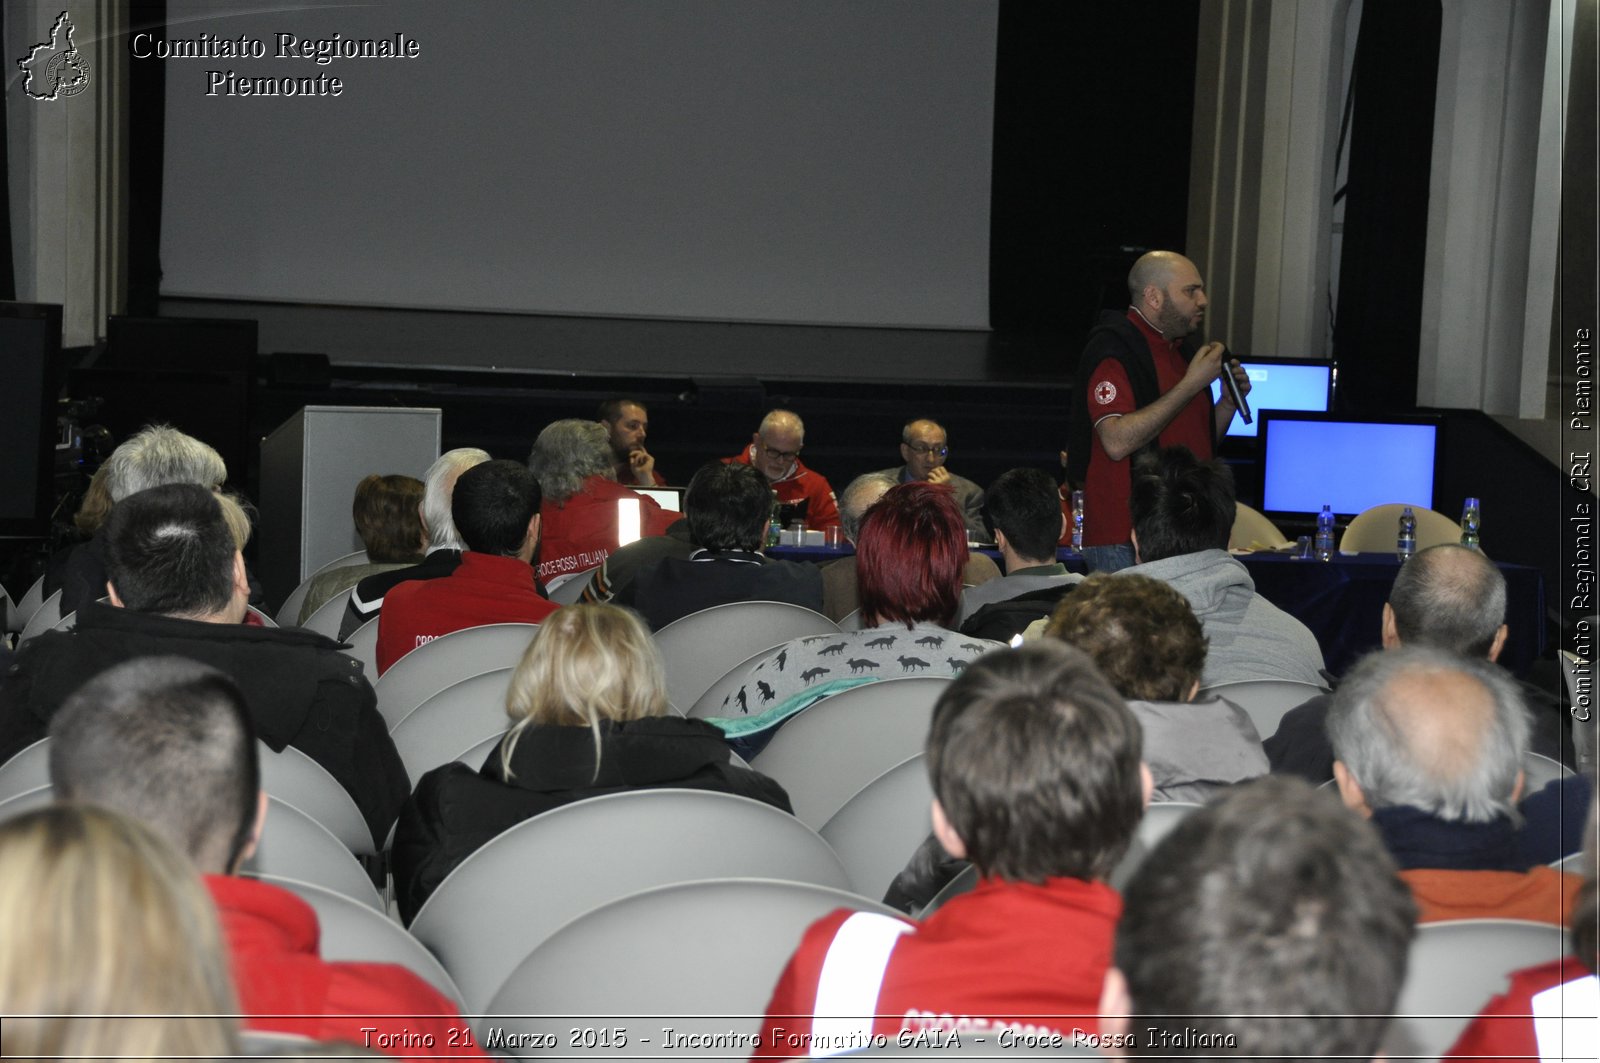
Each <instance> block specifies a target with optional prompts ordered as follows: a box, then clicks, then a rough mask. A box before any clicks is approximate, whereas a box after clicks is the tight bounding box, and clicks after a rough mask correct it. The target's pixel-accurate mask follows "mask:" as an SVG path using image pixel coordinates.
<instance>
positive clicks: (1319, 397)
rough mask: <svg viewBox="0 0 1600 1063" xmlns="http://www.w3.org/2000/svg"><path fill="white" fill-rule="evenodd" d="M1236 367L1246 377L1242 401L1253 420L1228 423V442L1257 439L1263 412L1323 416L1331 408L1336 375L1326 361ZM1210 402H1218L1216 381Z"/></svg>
mask: <svg viewBox="0 0 1600 1063" xmlns="http://www.w3.org/2000/svg"><path fill="white" fill-rule="evenodd" d="M1239 365H1240V367H1242V368H1243V369H1244V371H1245V372H1246V373H1248V374H1250V394H1249V396H1248V397H1247V398H1246V400H1245V401H1247V402H1248V403H1249V404H1250V412H1251V413H1253V414H1254V415H1255V418H1254V420H1252V421H1251V423H1249V424H1245V423H1244V418H1243V417H1234V419H1233V420H1232V421H1230V422H1228V438H1229V439H1250V440H1253V439H1255V438H1257V436H1258V434H1259V432H1260V429H1261V415H1262V414H1263V413H1265V412H1266V411H1267V410H1303V411H1306V412H1309V413H1326V412H1327V411H1328V409H1329V408H1330V407H1331V405H1332V400H1333V389H1334V385H1335V383H1336V381H1337V374H1336V372H1335V370H1334V366H1333V363H1332V362H1331V361H1328V360H1327V359H1312V358H1241V359H1239ZM1211 399H1212V401H1213V402H1220V401H1221V399H1222V381H1221V379H1220V378H1219V379H1217V380H1213V381H1212V382H1211Z"/></svg>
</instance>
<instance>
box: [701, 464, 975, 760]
mask: <svg viewBox="0 0 1600 1063" xmlns="http://www.w3.org/2000/svg"><path fill="white" fill-rule="evenodd" d="M856 554H857V563H856V565H857V567H856V573H857V580H858V582H859V585H860V591H861V623H862V629H861V630H860V631H845V632H841V633H840V634H838V635H812V636H810V637H808V638H803V639H795V640H794V641H793V642H789V643H787V644H785V645H783V646H780V647H779V648H778V649H777V650H775V651H774V652H773V653H772V654H770V655H769V656H767V657H766V658H765V659H763V660H761V661H759V662H757V663H756V664H755V665H754V666H753V667H752V668H751V669H750V671H749V673H748V674H747V675H746V676H745V679H744V682H743V683H742V684H741V685H740V686H739V687H738V689H736V690H735V691H734V692H733V693H732V694H731V695H729V697H728V699H727V701H726V702H724V703H723V709H722V711H723V716H722V718H720V719H716V720H713V721H712V722H713V723H716V724H717V725H718V726H720V727H722V728H723V730H724V732H725V733H726V734H727V735H728V737H729V738H730V739H736V740H738V742H739V746H740V748H741V749H742V750H744V751H746V752H747V753H754V752H756V751H759V750H760V749H761V748H762V747H763V746H765V745H766V742H767V740H768V739H769V738H770V737H771V734H772V732H773V730H775V729H776V728H777V726H778V725H779V724H780V723H782V722H783V721H784V720H786V719H788V718H789V717H790V716H792V715H794V714H795V713H796V712H799V711H800V710H801V709H803V708H806V707H807V706H809V705H811V704H813V703H815V702H817V701H820V700H821V699H822V698H824V697H827V696H828V695H829V694H836V693H838V692H839V691H841V690H847V689H849V688H850V687H853V686H859V685H861V684H863V683H871V682H875V681H876V680H879V679H894V678H898V677H900V676H908V675H943V676H953V675H955V674H956V673H957V672H959V671H961V670H962V669H963V668H965V667H966V666H967V665H969V664H971V663H972V662H973V661H974V660H975V659H977V657H978V656H979V655H980V654H984V653H987V652H989V651H990V650H996V649H1003V648H1004V646H1003V644H1002V643H998V642H990V641H988V640H987V639H976V638H968V637H966V636H964V635H961V634H959V633H958V632H956V631H954V630H952V628H951V624H952V623H953V622H954V621H955V617H956V614H957V612H958V611H959V609H960V605H961V571H962V568H963V567H964V566H965V565H966V563H967V526H966V522H965V521H964V520H963V518H962V516H961V508H960V507H959V506H958V505H956V501H955V496H954V495H953V494H952V493H951V491H950V489H949V488H948V487H943V486H940V485H938V484H931V483H922V482H911V483H904V484H900V485H898V486H896V487H893V488H890V489H889V490H888V491H886V492H884V495H883V497H882V498H880V499H879V500H878V501H877V502H876V503H874V504H873V506H872V508H871V509H869V510H867V513H866V516H865V517H863V518H862V520H861V535H860V537H859V538H858V539H857V540H856Z"/></svg>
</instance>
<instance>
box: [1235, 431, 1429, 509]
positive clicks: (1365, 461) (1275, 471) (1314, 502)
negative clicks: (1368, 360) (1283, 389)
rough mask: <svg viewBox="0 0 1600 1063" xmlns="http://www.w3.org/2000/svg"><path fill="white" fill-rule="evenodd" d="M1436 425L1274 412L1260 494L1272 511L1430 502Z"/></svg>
mask: <svg viewBox="0 0 1600 1063" xmlns="http://www.w3.org/2000/svg"><path fill="white" fill-rule="evenodd" d="M1438 431H1439V429H1438V426H1437V425H1431V424H1395V423H1392V422H1384V423H1372V422H1360V421H1320V420H1318V421H1300V420H1288V419H1286V420H1278V419H1276V418H1274V419H1273V421H1272V423H1271V424H1269V425H1268V426H1267V437H1266V440H1265V443H1266V453H1265V455H1264V459H1265V460H1264V466H1265V467H1264V468H1263V470H1262V484H1261V496H1262V497H1261V501H1262V506H1263V508H1264V509H1266V510H1267V511H1268V512H1270V513H1318V512H1320V511H1321V510H1322V507H1323V506H1325V505H1331V506H1333V511H1334V513H1336V514H1340V515H1342V516H1353V515H1355V514H1357V513H1360V512H1361V511H1362V510H1366V509H1371V508H1372V507H1373V506H1381V505H1383V504H1384V503H1386V502H1409V503H1410V504H1412V505H1416V506H1423V507H1426V508H1428V509H1432V508H1433V460H1434V451H1435V450H1436V449H1437V446H1438Z"/></svg>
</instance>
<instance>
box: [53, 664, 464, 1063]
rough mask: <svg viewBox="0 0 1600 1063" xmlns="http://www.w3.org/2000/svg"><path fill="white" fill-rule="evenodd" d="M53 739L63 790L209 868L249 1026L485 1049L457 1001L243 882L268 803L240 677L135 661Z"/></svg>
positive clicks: (455, 1050)
mask: <svg viewBox="0 0 1600 1063" xmlns="http://www.w3.org/2000/svg"><path fill="white" fill-rule="evenodd" d="M50 735H51V742H52V747H51V751H50V781H51V782H52V783H53V784H54V786H55V790H56V793H57V794H59V795H60V796H61V797H63V798H65V799H67V800H72V801H87V802H92V803H95V804H101V805H107V806H111V807H114V808H117V809H119V810H121V811H123V812H125V813H127V814H128V815H130V816H132V817H133V818H135V819H137V820H139V821H140V822H142V823H144V824H145V825H146V826H149V827H151V828H152V829H153V830H154V831H155V832H156V833H158V834H160V835H162V836H163V837H165V838H166V839H167V840H168V841H170V842H172V843H174V844H175V845H177V846H178V847H179V848H180V849H181V850H182V851H183V852H184V853H185V854H186V855H187V856H188V858H189V860H190V861H191V863H192V864H193V865H194V866H195V867H196V868H197V869H198V870H199V871H200V872H201V873H203V874H204V875H205V876H206V885H207V887H208V888H209V889H210V891H211V895H212V897H213V899H214V900H215V902H216V905H217V911H218V914H219V915H220V917H221V922H222V928H223V937H224V938H225V940H226V941H227V944H228V949H229V953H230V956H231V960H232V967H233V972H234V979H235V984H236V987H237V989H238V993H239V1004H240V1007H241V1009H242V1010H243V1012H244V1013H245V1015H246V1019H245V1025H246V1027H247V1028H249V1029H252V1030H270V1031H281V1032H286V1033H297V1034H302V1035H305V1036H308V1037H314V1038H318V1039H321V1040H340V1041H348V1042H351V1043H353V1044H357V1045H363V1046H365V1047H368V1048H373V1049H378V1050H381V1051H383V1052H386V1053H388V1054H390V1055H397V1056H424V1057H426V1056H444V1055H463V1054H464V1055H469V1056H477V1055H481V1054H482V1052H481V1051H480V1050H479V1049H478V1048H477V1047H476V1045H475V1043H474V1042H473V1041H472V1040H471V1039H470V1038H469V1037H467V1036H465V1032H466V1025H465V1023H464V1022H462V1021H461V1019H460V1018H459V1017H458V1015H457V1013H456V1008H455V1006H454V1005H453V1004H452V1003H451V1002H450V1001H449V1000H447V999H446V998H445V997H444V996H442V995H441V994H440V993H439V992H437V991H436V990H434V989H433V988H431V987H430V986H429V985H428V984H427V983H425V982H424V981H423V980H422V979H420V978H419V977H417V976H416V975H415V974H412V973H411V972H410V971H408V970H406V969H405V968H403V967H397V966H394V965H393V964H386V963H330V962H328V961H326V960H324V959H322V958H321V956H320V955H319V953H318V936H319V929H318V926H317V917H316V914H315V913H314V912H313V911H312V909H311V908H310V907H309V906H308V905H306V904H305V903H304V902H303V901H301V900H300V899H299V898H297V897H296V896H295V895H294V894H292V893H289V892H287V891H286V890H283V889H280V888H278V887H277V886H272V885H269V884H267V883H264V882H255V881H252V880H249V879H240V878H235V877H232V876H234V875H235V874H236V873H237V872H238V870H239V868H240V866H241V865H242V864H243V863H244V861H245V860H246V859H247V858H248V857H249V856H250V855H251V853H253V852H254V850H255V847H256V843H257V841H258V840H259V838H260V833H261V825H262V822H263V820H264V818H265V816H266V810H267V799H266V795H265V794H264V793H263V792H262V791H261V788H260V778H261V775H260V762H259V760H258V757H257V752H256V748H257V747H256V739H255V735H254V733H253V731H252V729H251V726H250V717H249V714H248V712H247V711H246V709H245V703H244V697H243V695H242V694H241V693H240V692H239V688H238V687H236V686H235V685H234V684H233V681H232V680H230V679H228V678H227V677H226V676H225V675H223V674H222V673H221V672H219V671H217V670H216V669H214V668H209V667H207V666H206V665H203V664H199V663H197V662H194V661H189V660H185V659H183V658H178V657H146V658H141V659H139V660H134V661H129V662H127V663H126V664H122V665H118V666H117V667H115V668H113V669H111V670H110V671H107V672H105V673H103V674H102V675H100V676H99V677H97V678H95V679H93V680H91V681H90V682H89V683H88V684H86V685H85V686H84V687H82V688H81V689H80V690H79V691H78V692H77V693H76V694H74V695H73V696H72V697H70V698H68V699H67V702H66V704H65V705H63V706H62V707H61V710H60V711H59V712H58V713H57V714H56V716H55V718H54V720H52V722H51V727H50Z"/></svg>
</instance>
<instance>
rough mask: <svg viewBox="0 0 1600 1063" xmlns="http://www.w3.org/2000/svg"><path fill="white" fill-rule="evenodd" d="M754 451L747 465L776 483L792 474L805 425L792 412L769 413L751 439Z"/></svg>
mask: <svg viewBox="0 0 1600 1063" xmlns="http://www.w3.org/2000/svg"><path fill="white" fill-rule="evenodd" d="M751 442H752V443H753V444H755V452H754V454H753V455H752V456H751V459H750V464H752V465H754V466H755V467H756V468H758V469H760V470H761V472H762V474H763V475H764V476H766V478H767V479H768V480H771V481H773V482H777V481H778V480H782V479H784V478H786V477H787V476H788V475H789V474H790V473H792V472H793V471H794V468H795V462H796V461H797V460H798V459H799V457H800V451H801V449H802V448H803V447H804V446H805V442H806V426H805V423H804V422H802V421H801V420H800V415H799V414H797V413H795V412H793V411H792V410H773V411H772V412H771V413H769V414H767V415H766V416H765V417H763V418H761V427H760V428H759V429H757V430H756V434H755V436H754V437H753V438H752V439H751Z"/></svg>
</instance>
